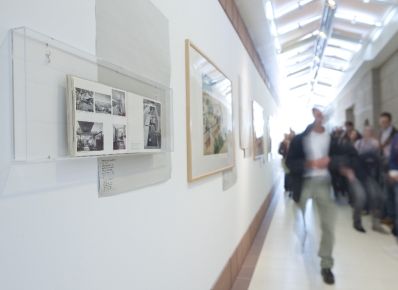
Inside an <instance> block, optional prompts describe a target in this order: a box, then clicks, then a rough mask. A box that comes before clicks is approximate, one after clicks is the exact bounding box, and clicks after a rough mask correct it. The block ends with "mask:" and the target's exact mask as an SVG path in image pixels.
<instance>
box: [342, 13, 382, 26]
mask: <svg viewBox="0 0 398 290" xmlns="http://www.w3.org/2000/svg"><path fill="white" fill-rule="evenodd" d="M335 17H336V18H339V19H344V20H348V21H351V23H352V24H355V23H361V24H366V25H370V26H376V27H381V26H382V25H383V24H382V23H381V22H380V21H375V20H374V19H373V18H371V17H366V16H363V15H355V14H354V15H352V14H345V13H336V16H335Z"/></svg>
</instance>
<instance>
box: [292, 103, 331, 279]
mask: <svg viewBox="0 0 398 290" xmlns="http://www.w3.org/2000/svg"><path fill="white" fill-rule="evenodd" d="M312 113H313V116H314V119H315V120H314V123H313V124H311V125H310V126H308V127H307V129H306V130H305V131H304V132H303V133H301V134H299V135H297V136H296V137H295V138H294V139H293V140H292V143H291V145H290V149H289V152H288V155H287V157H286V164H287V166H288V168H289V170H290V174H291V184H292V189H293V199H294V201H296V202H297V204H298V206H299V207H300V208H301V210H302V211H303V212H304V213H305V207H306V203H307V201H308V199H310V198H312V199H313V201H314V203H315V204H316V206H317V207H318V213H319V216H320V222H321V230H322V237H321V244H320V248H319V252H318V255H319V257H320V258H321V268H322V270H321V274H322V277H323V280H324V282H325V283H327V284H334V275H333V272H332V267H333V263H334V260H333V257H332V251H333V245H334V225H335V204H334V200H333V198H332V193H331V175H330V172H329V167H330V166H331V162H332V161H333V160H332V156H333V153H334V152H335V151H336V150H337V149H336V146H337V144H335V142H334V141H333V140H334V139H332V138H331V136H330V135H329V134H328V133H327V132H326V129H325V127H324V126H323V123H324V115H323V112H322V110H321V109H320V108H313V109H312Z"/></svg>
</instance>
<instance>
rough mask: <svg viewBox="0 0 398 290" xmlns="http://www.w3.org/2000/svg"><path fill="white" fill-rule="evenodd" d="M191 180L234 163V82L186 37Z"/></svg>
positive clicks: (231, 165) (224, 168)
mask: <svg viewBox="0 0 398 290" xmlns="http://www.w3.org/2000/svg"><path fill="white" fill-rule="evenodd" d="M185 48H186V55H185V57H186V104H187V112H186V113H187V153H188V181H189V182H192V181H195V180H198V179H200V178H203V177H206V176H209V175H212V174H215V173H217V172H220V171H223V170H226V169H229V168H231V167H233V165H234V139H233V126H232V83H231V81H230V80H229V79H228V78H227V77H226V76H225V74H224V73H222V71H221V70H220V69H219V68H218V67H217V66H216V65H215V64H214V63H213V62H212V61H211V60H210V59H209V58H208V57H207V56H206V55H205V54H204V53H203V52H201V51H200V50H199V49H198V48H197V47H196V46H195V45H194V44H192V43H191V42H190V41H189V40H186V43H185Z"/></svg>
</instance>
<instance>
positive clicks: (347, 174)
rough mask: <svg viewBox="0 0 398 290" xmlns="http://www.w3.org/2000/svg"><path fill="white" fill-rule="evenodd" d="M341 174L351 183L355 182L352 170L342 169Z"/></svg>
mask: <svg viewBox="0 0 398 290" xmlns="http://www.w3.org/2000/svg"><path fill="white" fill-rule="evenodd" d="M339 171H340V174H341V175H343V176H344V177H346V178H347V179H348V180H349V181H353V180H354V179H355V173H354V171H353V170H352V169H351V168H348V167H341V168H340V170H339Z"/></svg>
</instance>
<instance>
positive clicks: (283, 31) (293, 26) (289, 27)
mask: <svg viewBox="0 0 398 290" xmlns="http://www.w3.org/2000/svg"><path fill="white" fill-rule="evenodd" d="M319 19H321V17H320V16H314V17H310V18H307V19H305V20H303V21H301V22H295V23H290V24H287V25H285V26H282V27H279V28H278V34H286V33H289V32H292V31H293V30H296V29H299V28H300V27H304V26H307V25H309V24H311V23H313V22H315V21H318V20H319Z"/></svg>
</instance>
